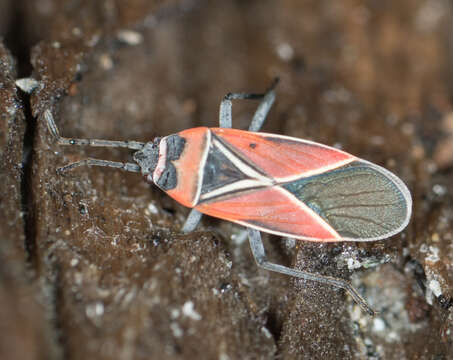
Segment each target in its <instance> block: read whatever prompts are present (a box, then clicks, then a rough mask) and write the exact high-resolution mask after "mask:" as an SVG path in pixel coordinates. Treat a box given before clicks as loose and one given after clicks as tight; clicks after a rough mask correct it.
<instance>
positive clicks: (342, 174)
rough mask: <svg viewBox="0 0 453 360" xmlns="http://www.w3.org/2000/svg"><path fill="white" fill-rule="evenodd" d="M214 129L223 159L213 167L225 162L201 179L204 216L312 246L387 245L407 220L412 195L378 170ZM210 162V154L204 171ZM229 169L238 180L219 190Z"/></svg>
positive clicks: (312, 146)
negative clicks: (337, 243)
mask: <svg viewBox="0 0 453 360" xmlns="http://www.w3.org/2000/svg"><path fill="white" fill-rule="evenodd" d="M212 131H213V134H214V135H213V136H214V138H215V139H216V140H215V141H214V143H213V147H212V149H211V152H212V151H213V150H215V151H217V153H221V155H222V156H223V160H222V161H219V160H218V159H217V162H218V163H222V162H223V163H224V164H223V168H221V167H219V166H217V167H216V171H214V172H213V174H215V175H216V176H213V175H211V176H210V179H207V180H210V181H205V180H204V185H205V184H208V183H209V186H210V188H209V191H207V192H205V194H204V195H203V197H202V198H201V199H200V203H199V204H198V205H197V207H196V208H197V209H198V210H200V211H202V212H203V213H205V214H208V215H211V216H215V217H219V218H223V219H227V220H230V221H233V222H236V223H239V224H242V225H245V226H250V227H253V228H256V229H259V230H262V231H266V232H270V233H274V234H278V235H282V236H289V237H294V238H298V239H306V240H312V241H339V240H352V241H370V240H378V239H384V238H387V237H390V236H392V235H394V234H396V233H398V232H400V231H401V230H402V229H403V228H404V227H405V226H406V225H407V223H408V221H409V218H410V213H411V206H412V201H411V196H410V193H409V191H408V190H407V188H406V186H405V185H404V183H403V182H402V181H401V180H400V179H399V178H397V177H396V176H395V175H393V174H392V173H390V172H389V171H387V170H385V169H384V168H382V167H380V166H377V165H374V164H372V163H369V162H367V161H364V160H360V159H357V158H356V157H354V156H352V155H350V154H347V153H345V152H343V151H340V150H337V149H334V148H331V147H327V146H324V145H321V144H317V143H313V142H309V141H303V140H299V139H294V138H289V137H283V136H278V135H270V134H261V133H249V132H244V131H240V130H231V129H227V130H225V129H212ZM216 144H217V145H216ZM282 159H283V160H282ZM213 161H214V162H215V161H216V160H213V158H212V156H211V157H209V156H208V161H207V165H212V162H213ZM227 162H230V163H229V164H227V165H225V163H227ZM244 164H245V165H244ZM214 167H215V166H214ZM232 168H236V173H238V174H241V176H236V181H234V176H233V180H232V179H231V176H230V181H229V183H228V185H225V184H220V185H219V186H218V187H217V188H216V187H215V185H216V182H217V180H216V179H217V178H224V176H222V173H224V172H225V171H226V170H225V169H227V170H228V171H227V172H228V173H229V174H232V173H234V172H233V171H232V170H231V169H232ZM244 172H245V174H244ZM266 181H267V182H266ZM213 184H214V185H213ZM210 194H213V196H210Z"/></svg>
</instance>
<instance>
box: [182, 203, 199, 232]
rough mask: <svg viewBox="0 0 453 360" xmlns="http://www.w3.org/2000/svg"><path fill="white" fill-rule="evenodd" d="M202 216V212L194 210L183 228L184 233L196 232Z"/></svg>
mask: <svg viewBox="0 0 453 360" xmlns="http://www.w3.org/2000/svg"><path fill="white" fill-rule="evenodd" d="M202 216H203V214H202V213H201V212H199V211H198V210H196V209H192V210H191V211H190V213H189V215H188V216H187V219H186V222H185V223H184V225H183V227H182V232H183V233H184V234H187V233H190V232H192V231H194V230H195V229H196V228H197V226H198V224H199V223H200V221H201V218H202Z"/></svg>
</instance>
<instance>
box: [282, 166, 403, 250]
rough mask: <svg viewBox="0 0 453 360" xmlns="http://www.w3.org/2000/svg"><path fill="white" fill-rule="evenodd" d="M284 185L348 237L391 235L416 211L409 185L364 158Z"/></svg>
mask: <svg viewBox="0 0 453 360" xmlns="http://www.w3.org/2000/svg"><path fill="white" fill-rule="evenodd" d="M282 186H283V187H284V188H286V189H287V190H288V191H290V192H291V193H292V194H294V195H295V196H296V197H297V198H299V199H300V200H301V201H303V202H304V203H305V204H306V205H307V206H309V207H310V208H311V209H313V210H314V211H315V212H316V213H317V214H319V215H320V216H321V217H322V218H323V219H324V220H326V222H327V223H328V224H329V225H330V226H332V227H333V228H334V229H335V230H336V231H337V233H338V234H339V235H341V236H342V237H343V239H344V240H353V241H370V240H378V239H384V238H387V237H390V236H392V235H394V234H396V233H398V232H400V231H401V230H402V229H403V228H404V227H405V226H406V225H407V223H408V222H409V218H410V213H411V210H412V200H411V196H410V193H409V191H408V189H407V187H406V185H404V183H403V182H402V181H401V180H400V179H399V178H397V177H396V176H395V175H393V174H392V173H391V172H389V171H387V170H385V169H384V168H381V167H380V166H377V165H374V164H372V163H369V162H367V161H362V160H358V161H354V162H352V163H350V164H348V165H346V166H343V167H341V168H338V169H335V170H332V171H328V172H326V173H323V174H319V175H315V176H311V177H308V178H302V179H299V180H296V181H293V182H291V183H287V184H283V185H282Z"/></svg>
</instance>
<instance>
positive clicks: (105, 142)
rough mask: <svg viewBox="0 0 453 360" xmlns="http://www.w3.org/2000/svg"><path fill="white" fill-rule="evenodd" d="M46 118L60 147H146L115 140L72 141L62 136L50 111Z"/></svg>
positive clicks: (47, 110)
mask: <svg viewBox="0 0 453 360" xmlns="http://www.w3.org/2000/svg"><path fill="white" fill-rule="evenodd" d="M44 118H45V120H46V123H47V128H48V129H49V131H50V133H51V134H52V135H53V136H54V138H55V139H56V140H57V143H58V144H59V145H87V146H101V147H122V148H127V149H132V150H140V149H142V148H143V146H144V145H145V144H144V143H142V142H138V141H113V140H100V139H72V138H65V137H62V136H60V132H59V131H58V128H57V125H56V124H55V120H54V118H53V115H52V113H51V111H50V110H49V109H46V110H45V111H44Z"/></svg>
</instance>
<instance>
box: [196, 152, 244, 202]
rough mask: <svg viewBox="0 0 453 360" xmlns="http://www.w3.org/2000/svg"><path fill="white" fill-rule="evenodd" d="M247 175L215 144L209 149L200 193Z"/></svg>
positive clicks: (241, 178) (242, 178)
mask: <svg viewBox="0 0 453 360" xmlns="http://www.w3.org/2000/svg"><path fill="white" fill-rule="evenodd" d="M246 178H247V177H246V176H245V174H243V173H242V172H241V171H240V170H239V169H238V168H237V167H236V166H234V164H233V163H232V162H231V161H230V160H228V158H227V157H226V156H225V155H224V154H223V153H222V152H221V151H220V150H219V149H218V148H217V147H215V146H211V148H210V149H209V153H208V157H207V160H206V165H205V167H204V173H203V183H202V187H201V195H203V194H206V193H209V192H210V191H213V190H216V189H218V188H221V187H223V186H225V185H228V184H231V183H234V182H236V181H239V180H244V179H246Z"/></svg>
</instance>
